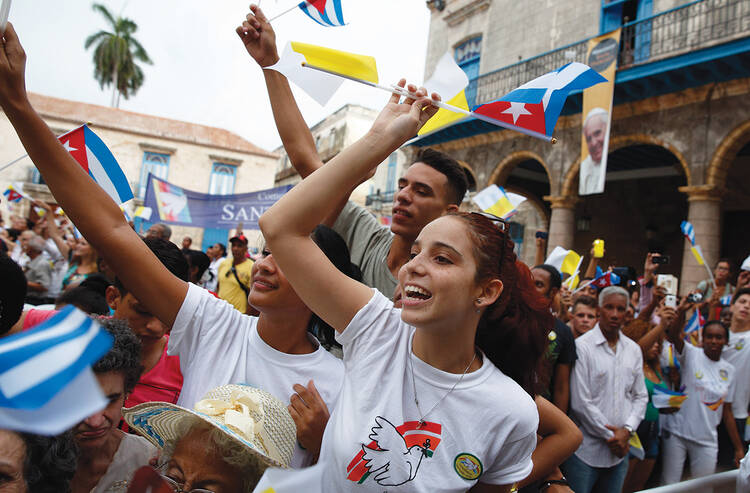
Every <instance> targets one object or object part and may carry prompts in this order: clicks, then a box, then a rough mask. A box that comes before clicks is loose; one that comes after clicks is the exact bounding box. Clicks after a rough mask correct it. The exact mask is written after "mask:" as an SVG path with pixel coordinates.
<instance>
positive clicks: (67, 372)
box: [0, 306, 112, 409]
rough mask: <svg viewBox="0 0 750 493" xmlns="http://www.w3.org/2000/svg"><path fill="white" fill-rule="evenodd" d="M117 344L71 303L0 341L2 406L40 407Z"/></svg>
mask: <svg viewBox="0 0 750 493" xmlns="http://www.w3.org/2000/svg"><path fill="white" fill-rule="evenodd" d="M111 346H112V336H110V335H109V334H108V333H107V332H106V331H104V330H102V328H101V326H100V325H99V324H98V323H97V322H95V321H94V320H93V319H91V318H89V317H88V316H86V314H84V313H83V312H81V311H80V310H78V309H77V308H75V307H72V306H69V307H66V308H64V309H63V310H61V311H60V313H58V314H57V315H55V316H54V317H52V318H51V319H49V320H48V321H46V322H45V323H43V324H41V325H40V326H38V327H35V328H34V329H32V330H30V331H28V332H24V333H21V334H17V335H15V336H10V337H8V338H6V339H4V340H3V341H1V342H0V354H2V359H1V361H2V362H1V365H2V370H0V407H6V408H15V409H38V408H40V407H42V406H43V405H45V404H46V403H47V402H49V401H50V400H51V399H52V398H53V397H54V396H55V395H57V393H58V392H60V391H61V390H62V389H63V388H65V387H66V386H67V385H68V384H69V383H70V382H72V381H73V380H74V379H75V378H76V377H77V376H78V375H79V374H80V373H81V371H83V370H84V369H85V368H86V367H88V366H91V365H92V364H93V363H95V362H96V361H97V360H98V359H99V358H101V357H102V356H103V355H104V354H106V353H107V351H108V350H109V348H110V347H111Z"/></svg>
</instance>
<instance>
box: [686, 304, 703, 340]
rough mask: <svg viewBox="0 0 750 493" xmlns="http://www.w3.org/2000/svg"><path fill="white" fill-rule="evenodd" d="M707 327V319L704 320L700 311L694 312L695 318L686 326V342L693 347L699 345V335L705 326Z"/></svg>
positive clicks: (691, 318)
mask: <svg viewBox="0 0 750 493" xmlns="http://www.w3.org/2000/svg"><path fill="white" fill-rule="evenodd" d="M704 325H706V319H705V318H703V315H702V314H701V312H700V310H693V316H692V317H690V321H689V322H688V323H687V325H686V326H685V340H686V341H688V342H689V343H691V344H692V345H693V346H697V345H698V342H699V341H698V335H699V334H700V330H701V329H702V328H703V326H704Z"/></svg>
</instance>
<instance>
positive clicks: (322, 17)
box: [299, 0, 346, 27]
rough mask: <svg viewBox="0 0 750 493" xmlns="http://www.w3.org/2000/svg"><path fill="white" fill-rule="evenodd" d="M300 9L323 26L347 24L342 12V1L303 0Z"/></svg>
mask: <svg viewBox="0 0 750 493" xmlns="http://www.w3.org/2000/svg"><path fill="white" fill-rule="evenodd" d="M299 8H300V9H302V12H304V13H305V14H306V15H307V16H308V17H309V18H310V19H312V20H314V21H315V22H317V23H318V24H320V25H321V26H326V27H336V26H343V25H344V24H346V22H344V13H343V11H342V10H341V0H303V1H302V2H300V3H299Z"/></svg>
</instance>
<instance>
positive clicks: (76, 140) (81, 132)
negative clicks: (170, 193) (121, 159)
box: [59, 125, 133, 204]
mask: <svg viewBox="0 0 750 493" xmlns="http://www.w3.org/2000/svg"><path fill="white" fill-rule="evenodd" d="M59 140H60V143H61V144H62V145H63V147H65V150H67V151H68V152H69V153H70V155H71V156H73V159H75V160H76V161H78V164H80V165H81V167H82V168H83V169H84V170H85V171H86V172H87V173H88V174H89V176H91V178H93V179H94V181H95V182H96V183H97V184H98V185H99V186H100V187H102V188H103V189H104V191H105V192H107V195H109V196H110V197H112V200H114V201H115V202H116V203H118V204H122V203H123V202H127V201H128V200H130V199H132V198H133V191H132V190H131V189H130V184H129V183H128V179H127V178H126V177H125V173H123V172H122V169H121V168H120V165H119V164H117V160H116V159H115V157H114V156H113V155H112V153H111V152H110V150H109V149H108V148H107V146H106V145H105V144H104V142H102V139H100V138H99V136H98V135H96V134H95V133H94V132H93V131H92V130H91V129H90V128H89V127H88V126H87V125H81V126H80V127H78V128H77V129H75V130H72V131H70V132H68V133H66V134H64V135H61V136H60V137H59Z"/></svg>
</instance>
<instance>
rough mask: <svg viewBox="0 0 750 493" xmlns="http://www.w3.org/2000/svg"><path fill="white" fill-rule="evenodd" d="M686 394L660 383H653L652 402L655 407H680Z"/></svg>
mask: <svg viewBox="0 0 750 493" xmlns="http://www.w3.org/2000/svg"><path fill="white" fill-rule="evenodd" d="M687 398H688V396H687V395H686V394H685V393H684V392H676V391H674V390H669V389H668V388H666V387H662V386H661V385H654V395H653V397H652V402H653V404H654V407H655V408H657V409H668V408H673V407H676V408H680V407H682V403H683V402H685V399H687Z"/></svg>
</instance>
